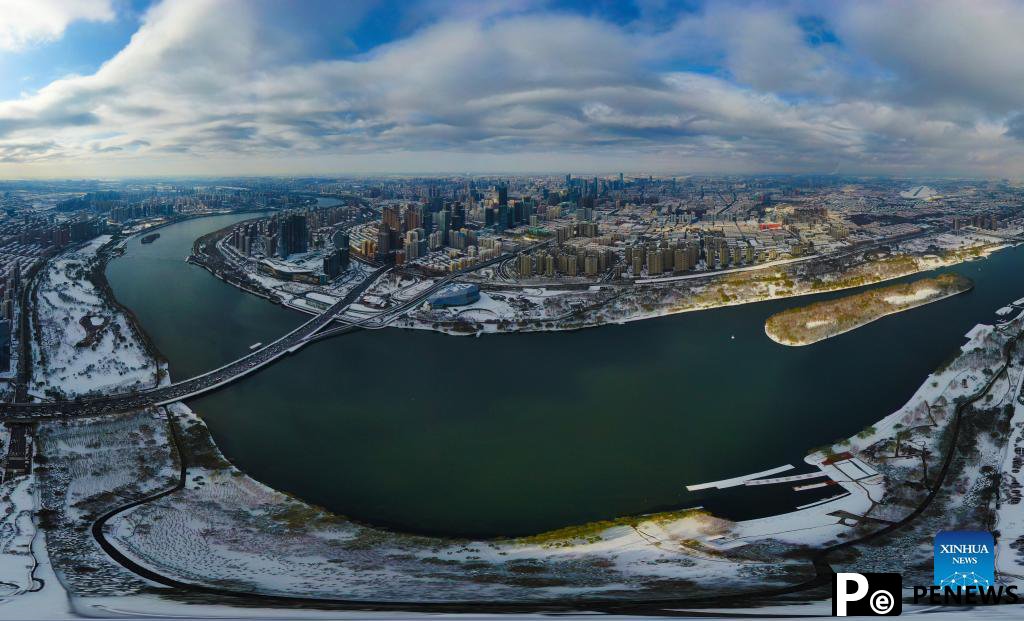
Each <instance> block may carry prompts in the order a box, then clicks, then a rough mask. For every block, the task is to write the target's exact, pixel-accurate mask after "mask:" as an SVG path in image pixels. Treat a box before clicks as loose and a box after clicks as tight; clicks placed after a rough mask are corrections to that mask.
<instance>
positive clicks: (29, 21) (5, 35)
mask: <svg viewBox="0 0 1024 621" xmlns="http://www.w3.org/2000/svg"><path fill="white" fill-rule="evenodd" d="M112 19H114V7H113V5H112V2H111V0H4V1H3V5H2V6H0V52H2V51H4V50H7V51H18V50H21V49H24V48H25V47H28V46H30V45H35V44H39V43H45V42H48V41H54V40H56V39H59V38H60V37H61V36H62V35H63V34H64V30H65V29H66V28H67V27H68V24H70V23H72V22H74V21H78V20H86V21H110V20H112Z"/></svg>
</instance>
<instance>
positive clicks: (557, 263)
mask: <svg viewBox="0 0 1024 621" xmlns="http://www.w3.org/2000/svg"><path fill="white" fill-rule="evenodd" d="M616 260H617V254H616V253H615V250H614V249H612V248H609V247H604V246H599V245H596V244H590V245H587V246H576V247H572V246H559V247H558V248H557V250H556V251H554V252H551V253H549V252H547V251H546V250H541V251H539V252H535V253H533V254H522V255H519V264H518V271H519V277H520V278H530V277H532V276H545V277H548V278H551V277H554V276H556V275H562V276H568V277H570V278H574V277H576V276H588V277H594V276H597V275H598V274H602V273H604V272H605V271H607V270H609V269H611V268H612V267H613V266H614V265H615V263H616Z"/></svg>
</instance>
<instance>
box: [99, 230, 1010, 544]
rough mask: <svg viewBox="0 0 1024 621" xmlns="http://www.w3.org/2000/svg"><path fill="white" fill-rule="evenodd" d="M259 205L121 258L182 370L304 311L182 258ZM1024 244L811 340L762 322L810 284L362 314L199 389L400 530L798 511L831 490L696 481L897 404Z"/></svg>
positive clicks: (254, 449) (799, 452) (342, 504)
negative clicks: (369, 326)
mask: <svg viewBox="0 0 1024 621" xmlns="http://www.w3.org/2000/svg"><path fill="white" fill-rule="evenodd" d="M249 217H252V215H241V216H222V217H213V218H207V219H202V220H193V221H189V222H185V223H182V224H177V225H174V226H171V227H167V228H165V229H163V230H162V231H161V237H160V239H159V240H157V242H156V243H153V244H150V245H141V244H140V243H139V241H138V240H137V239H134V240H132V241H130V242H129V244H128V250H127V253H126V255H125V256H124V257H123V258H119V259H117V260H115V261H113V262H111V264H110V266H109V268H108V277H109V279H110V282H111V285H112V287H113V289H114V291H115V293H116V294H117V296H118V298H119V299H120V300H121V301H122V302H123V303H125V304H126V305H128V306H129V307H131V308H132V309H133V310H135V312H136V313H137V314H138V316H139V318H140V321H141V322H142V325H143V327H144V328H145V329H146V330H147V331H148V332H149V334H150V335H151V336H152V338H153V339H154V341H155V342H156V344H157V346H158V347H159V348H160V349H161V350H162V351H163V352H164V354H165V355H167V356H168V358H169V359H170V361H171V372H172V376H173V377H175V378H179V379H180V378H185V377H187V376H190V375H193V374H195V373H198V372H201V371H205V370H208V369H210V368H213V367H215V366H219V365H220V364H223V363H225V362H227V361H229V360H231V359H233V358H236V357H238V356H239V355H241V354H243V353H245V352H246V351H247V350H248V347H249V346H250V345H251V344H252V343H254V342H256V341H263V342H267V341H269V340H272V339H273V338H275V336H277V335H280V334H282V333H284V332H285V331H287V330H288V329H289V328H291V327H293V326H295V325H297V324H298V323H299V322H301V321H303V318H304V317H305V316H304V315H300V314H298V313H294V312H292V311H287V310H284V309H282V308H280V307H278V306H274V305H272V304H270V303H268V302H266V301H264V300H261V299H259V298H256V297H253V296H251V295H248V294H245V293H242V292H240V291H238V290H236V289H234V288H232V287H230V286H228V285H226V284H224V283H222V282H220V281H219V280H217V279H215V278H214V277H213V276H211V275H210V274H209V273H207V272H206V271H204V270H202V269H200V268H197V267H195V266H192V265H189V264H187V263H185V262H184V257H185V256H186V255H187V254H188V252H189V250H190V248H191V244H192V241H193V240H194V239H195V238H196V237H198V236H199V235H201V234H202V233H205V232H207V231H210V230H213V229H216V228H219V227H222V226H225V225H227V224H228V223H230V222H232V221H236V220H241V219H245V218H249ZM1022 261H1024V247H1018V248H1014V249H1009V250H1004V251H1002V252H1000V253H997V254H996V255H994V256H993V257H992V258H990V259H988V260H986V261H982V262H975V263H969V264H965V265H961V266H957V267H955V268H951V269H952V270H953V271H957V272H960V273H963V274H965V275H967V276H969V277H970V278H972V279H973V280H974V282H975V285H976V286H975V288H974V290H972V291H971V292H969V293H966V294H963V295H959V296H956V297H954V298H950V299H948V300H945V301H942V302H939V303H936V304H932V305H929V306H925V307H922V308H918V309H915V310H912V311H908V312H905V313H901V314H898V315H894V316H891V317H887V318H885V319H882V320H880V321H877V322H875V323H873V324H870V325H868V326H866V327H864V328H861V329H859V330H856V331H854V332H851V333H848V334H845V335H842V336H839V337H836V338H833V339H828V340H826V341H822V342H820V343H817V344H815V345H812V346H809V347H798V348H790V347H783V346H780V345H777V344H775V343H773V342H772V341H771V340H769V339H768V337H766V336H765V334H764V320H765V319H766V318H767V317H768V316H769V315H770V314H772V313H774V312H777V311H779V310H781V309H783V308H787V307H790V306H795V305H802V304H806V303H807V302H808V301H810V299H811V298H797V299H791V300H781V301H774V302H764V303H759V304H749V305H745V306H739V307H733V308H723V309H716V310H712V311H706V312H700V313H687V314H682V315H675V316H672V317H665V318H661V319H653V320H648V321H642V322H636V323H632V324H629V325H624V326H616V325H613V326H606V327H602V328H598V329H591V330H583V331H579V332H562V333H547V334H514V335H492V336H484V337H481V338H469V337H450V336H445V335H441V334H435V333H430V332H422V331H402V330H379V331H365V332H360V333H356V334H353V335H350V336H344V337H339V338H336V339H331V340H327V341H323V342H321V343H318V344H315V345H312V346H309V347H307V348H305V349H303V350H302V351H301V352H299V353H298V354H297V355H295V356H292V357H289V358H286V359H284V360H282V361H281V362H279V363H277V364H275V365H273V366H271V367H270V368H268V369H266V370H264V371H262V372H260V373H258V374H256V375H254V376H252V377H251V378H248V379H245V380H243V381H241V382H239V383H237V384H234V385H232V386H229V387H228V388H226V389H224V390H222V391H220V392H217V393H214V394H212V395H209V396H206V397H202V398H199V399H196V400H194V401H192V402H190V405H191V406H192V407H193V408H194V409H195V410H196V412H198V413H199V414H200V415H201V416H202V417H203V418H204V419H205V420H206V421H207V423H208V424H209V426H210V428H211V430H212V431H213V433H214V436H215V437H216V440H217V442H218V444H219V445H220V447H221V448H222V450H223V451H224V452H225V454H226V455H228V456H229V457H230V458H231V459H232V460H233V461H234V462H235V463H236V464H237V465H238V466H239V467H241V468H242V469H244V470H246V471H247V472H248V473H250V474H251V475H253V476H254V477H256V478H257V479H259V480H261V481H263V482H265V483H268V484H270V485H272V486H274V487H276V488H278V489H282V490H286V491H289V492H292V493H294V494H296V495H298V496H299V497H301V498H304V499H306V500H308V501H310V502H313V503H316V504H320V505H323V506H325V507H328V508H330V509H332V510H335V511H337V512H339V513H342V514H345V515H349V516H351V517H353V518H356V519H359V520H362V521H366V522H370V523H375V524H380V525H385V526H390V527H393V528H398V529H402V530H410V531H417V532H429V533H441V534H464V535H479V536H487V535H497V534H504V535H514V534H521V533H531V532H539V531H542V530H546V529H551V528H556V527H560V526H564V525H568V524H573V523H579V522H585V521H590V520H595V519H603V518H610V517H614V516H619V515H626V514H636V513H644V512H649V511H652V510H658V509H665V508H679V507H689V506H694V505H698V504H703V505H705V506H708V507H710V508H712V509H713V510H715V511H718V512H721V513H724V514H726V515H730V516H732V517H749V516H751V515H755V514H763V513H765V512H769V511H784V510H788V509H791V508H793V507H794V506H795V505H796V504H800V503H804V502H813V501H814V500H816V499H817V497H820V496H817V497H816V496H811V495H807V496H798V497H796V498H799V499H800V500H795V499H794V498H795V497H794V495H793V494H792V493H789V494H788V495H786V494H780V493H777V492H776V491H773V490H771V489H767V488H782V487H787V489H788V486H765V488H762V489H758V490H753V489H752V488H739V490H740V491H739V492H730V493H723V492H716V493H707V494H690V493H688V492H686V490H685V485H687V484H691V483H700V482H705V481H711V480H717V479H722V478H728V477H733V476H738V475H743V474H747V473H750V472H755V471H760V470H764V469H767V468H772V467H775V466H779V465H782V464H786V463H792V464H794V465H797V466H800V465H801V464H802V461H801V460H802V458H803V455H804V454H805V453H806V452H807V449H808V448H809V447H813V446H818V445H821V444H823V443H825V442H829V441H831V440H834V439H837V438H840V437H845V436H848V435H851V434H853V433H855V432H856V431H858V430H860V429H861V428H863V427H864V426H865V425H868V424H870V423H872V422H874V421H876V420H878V419H880V418H882V417H883V416H885V415H886V414H888V413H889V412H891V411H892V410H894V409H896V408H898V407H900V406H901V405H902V404H903V403H904V402H905V401H906V400H907V399H908V398H909V397H910V395H911V394H912V393H913V392H914V391H915V390H916V389H917V387H918V386H919V385H920V384H921V382H922V381H923V380H924V378H925V376H927V374H928V373H930V372H931V370H933V369H934V368H935V367H936V366H938V365H939V364H940V363H941V362H942V361H944V360H945V359H947V358H948V357H949V356H950V355H952V354H953V353H954V352H956V350H957V349H958V348H959V346H960V345H961V344H962V343H963V341H964V339H963V334H964V333H965V332H967V331H968V330H969V329H970V328H971V326H973V325H974V324H976V323H978V322H979V321H992V320H993V318H994V316H993V311H994V310H995V309H996V308H998V307H1000V306H1002V305H1004V304H1006V303H1008V302H1010V301H1013V300H1015V299H1018V298H1021V297H1024V279H1022V278H1021V276H1020V275H1021V273H1022V272H1021V265H1022ZM944 271H945V270H944ZM831 295H836V294H831ZM823 297H830V294H826V295H825V296H816V298H818V299H820V298H823ZM732 337H735V338H732ZM802 493H803V492H802Z"/></svg>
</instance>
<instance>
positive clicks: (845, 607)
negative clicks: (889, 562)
mask: <svg viewBox="0 0 1024 621" xmlns="http://www.w3.org/2000/svg"><path fill="white" fill-rule="evenodd" d="M902 593H903V576H901V575H899V574H881V573H873V574H857V573H837V574H836V575H835V576H834V577H833V578H832V616H834V617H895V616H898V615H899V614H900V613H901V612H903V602H902V601H901V600H900V597H901V596H902Z"/></svg>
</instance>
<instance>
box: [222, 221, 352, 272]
mask: <svg viewBox="0 0 1024 621" xmlns="http://www.w3.org/2000/svg"><path fill="white" fill-rule="evenodd" d="M354 217H355V215H354V213H353V212H352V210H351V208H347V207H337V208H327V209H315V210H294V211H289V212H285V213H283V214H277V215H275V216H274V217H272V218H267V219H262V220H257V221H255V222H248V223H243V224H240V225H238V226H236V227H235V228H234V230H232V231H231V234H230V235H228V237H227V238H226V243H227V244H229V245H230V246H231V247H232V248H234V249H235V250H237V251H238V252H239V253H240V254H242V255H244V256H246V257H257V256H259V257H262V258H263V259H264V260H266V259H272V258H278V259H282V260H287V259H289V258H293V257H295V256H296V255H303V254H306V253H308V252H311V251H322V252H323V275H324V277H325V280H328V281H329V280H334V279H335V278H337V277H338V276H340V275H341V274H343V273H344V272H345V271H346V270H348V268H349V263H350V259H351V249H350V246H351V239H350V237H349V234H348V232H347V231H345V230H344V229H342V228H340V227H339V225H340V224H343V223H346V222H349V221H351V220H352V219H353V218H354ZM268 269H269V268H268ZM281 273H283V274H300V273H301V274H303V277H304V278H312V277H313V275H312V274H306V273H305V272H303V271H302V270H290V271H284V272H281ZM317 279H319V277H317Z"/></svg>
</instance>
